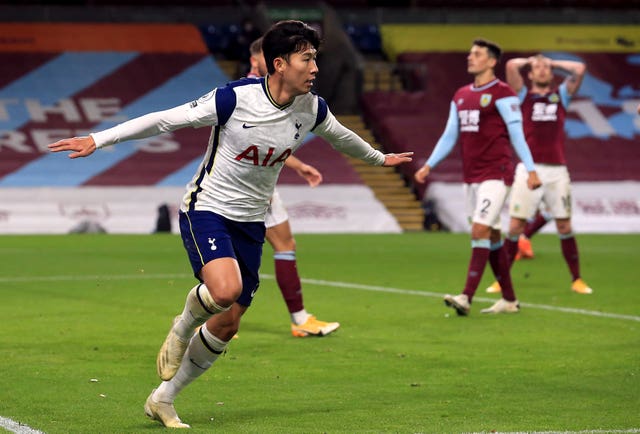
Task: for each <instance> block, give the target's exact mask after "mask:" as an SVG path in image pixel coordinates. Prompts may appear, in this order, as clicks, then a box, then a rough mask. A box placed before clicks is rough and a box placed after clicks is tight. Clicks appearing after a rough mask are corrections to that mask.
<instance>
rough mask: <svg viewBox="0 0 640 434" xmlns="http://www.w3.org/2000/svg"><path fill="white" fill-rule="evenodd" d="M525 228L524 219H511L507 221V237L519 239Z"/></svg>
mask: <svg viewBox="0 0 640 434" xmlns="http://www.w3.org/2000/svg"><path fill="white" fill-rule="evenodd" d="M526 226H527V221H526V220H525V219H521V218H516V217H511V220H510V221H509V236H510V237H519V236H520V234H522V233H523V232H524V228H525V227H526Z"/></svg>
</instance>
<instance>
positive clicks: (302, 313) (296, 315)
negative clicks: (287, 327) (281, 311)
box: [291, 309, 311, 325]
mask: <svg viewBox="0 0 640 434" xmlns="http://www.w3.org/2000/svg"><path fill="white" fill-rule="evenodd" d="M310 316H311V315H310V314H309V313H308V312H307V311H306V309H302V310H299V311H297V312H293V313H292V314H291V322H293V323H294V324H295V325H300V324H304V323H306V322H307V320H308V319H309V317H310Z"/></svg>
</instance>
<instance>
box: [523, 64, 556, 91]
mask: <svg viewBox="0 0 640 434" xmlns="http://www.w3.org/2000/svg"><path fill="white" fill-rule="evenodd" d="M529 79H530V80H531V81H532V82H533V83H535V84H537V85H538V86H548V85H549V84H550V83H551V80H553V72H552V70H551V60H549V59H547V58H543V59H536V60H535V61H533V62H532V63H531V72H530V73H529Z"/></svg>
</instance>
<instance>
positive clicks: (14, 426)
mask: <svg viewBox="0 0 640 434" xmlns="http://www.w3.org/2000/svg"><path fill="white" fill-rule="evenodd" d="M189 277H191V275H190V274H145V273H144V272H140V273H139V274H116V275H93V276H43V277H34V276H31V277H0V283H24V282H59V281H95V280H130V279H183V278H189ZM260 277H261V278H263V279H270V280H273V279H275V277H274V276H273V275H270V274H261V275H260ZM301 280H302V282H303V283H307V284H311V285H323V286H332V287H337V288H350V289H358V290H362V291H372V292H385V293H391V294H402V295H416V296H419V297H431V298H442V296H443V294H441V293H438V292H429V291H416V290H411V289H401V288H392V287H388V286H376V285H363V284H359V283H349V282H333V281H329V280H319V279H308V278H303V279H301ZM475 299H476V300H478V301H484V302H489V303H490V302H493V301H494V300H493V299H490V298H485V297H475ZM520 304H521V305H522V306H524V307H529V308H534V309H541V310H550V311H556V312H565V313H574V314H578V315H587V316H595V317H604V318H613V319H622V320H628V321H638V322H640V316H633V315H621V314H616V313H607V312H597V311H592V310H585V309H574V308H570V307H559V306H549V305H544V304H535V303H520ZM0 428H4V429H6V430H7V431H10V432H13V433H15V434H44V433H43V432H42V431H38V430H36V429H33V428H30V427H29V426H27V425H24V424H22V423H19V422H16V421H14V420H11V419H8V418H5V417H2V416H0ZM592 433H593V434H600V433H603V434H604V433H640V429H635V428H632V429H629V430H583V431H562V433H561V434H592ZM535 434H551V431H539V432H538V431H536V432H535Z"/></svg>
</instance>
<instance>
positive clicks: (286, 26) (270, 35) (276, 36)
mask: <svg viewBox="0 0 640 434" xmlns="http://www.w3.org/2000/svg"><path fill="white" fill-rule="evenodd" d="M309 45H311V46H312V47H313V48H315V49H316V50H317V49H318V48H319V47H320V35H319V34H318V32H317V31H316V30H315V29H313V28H311V27H309V26H308V25H307V24H305V23H303V22H302V21H297V20H286V21H279V22H277V23H275V24H274V25H273V26H271V28H270V29H269V30H268V31H267V33H265V34H264V36H263V38H262V52H263V53H264V60H265V62H266V63H267V71H269V74H273V73H274V72H275V67H274V66H273V61H274V60H275V59H276V58H278V57H282V58H284V59H288V57H289V55H290V54H292V53H297V52H300V51H303V50H304V49H306V48H307V47H308V46H309Z"/></svg>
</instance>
